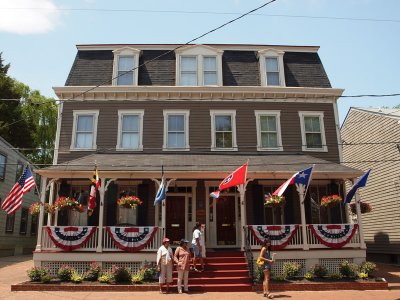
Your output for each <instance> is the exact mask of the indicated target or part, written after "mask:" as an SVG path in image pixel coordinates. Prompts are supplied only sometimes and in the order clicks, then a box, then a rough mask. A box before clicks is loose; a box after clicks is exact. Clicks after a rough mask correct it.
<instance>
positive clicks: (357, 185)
mask: <svg viewBox="0 0 400 300" xmlns="http://www.w3.org/2000/svg"><path fill="white" fill-rule="evenodd" d="M369 172H371V169H369V170H368V171H367V172H365V173H364V174H363V175H362V176H361V177H360V178H358V180H357V182H356V183H355V184H354V185H353V187H352V188H351V189H350V191H349V192H348V193H347V195H346V198H345V199H344V201H343V204H347V203H350V201H351V199H353V197H354V194H355V193H356V191H357V189H358V188H360V187H364V186H366V184H367V180H368V175H369Z"/></svg>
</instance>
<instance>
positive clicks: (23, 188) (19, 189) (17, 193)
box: [1, 167, 35, 215]
mask: <svg viewBox="0 0 400 300" xmlns="http://www.w3.org/2000/svg"><path fill="white" fill-rule="evenodd" d="M34 186H35V180H34V179H33V176H32V173H31V170H29V168H28V167H26V168H25V171H24V173H22V175H21V177H20V178H19V179H18V181H17V183H16V184H15V185H14V186H13V188H12V189H11V191H10V193H9V194H8V195H7V197H6V199H5V200H4V202H3V204H2V205H1V208H2V209H4V210H5V211H6V212H7V214H9V215H12V214H13V213H15V212H16V211H17V210H18V209H19V208H20V207H21V205H22V196H23V195H24V194H26V193H27V192H29V191H30V189H31V188H33V187H34Z"/></svg>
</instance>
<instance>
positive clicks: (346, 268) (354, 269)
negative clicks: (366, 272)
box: [339, 260, 359, 278]
mask: <svg viewBox="0 0 400 300" xmlns="http://www.w3.org/2000/svg"><path fill="white" fill-rule="evenodd" d="M339 269H340V274H342V275H343V276H344V277H348V278H356V277H357V273H358V270H359V267H358V265H357V264H355V263H350V262H348V261H347V260H345V261H343V262H342V263H341V264H340V266H339Z"/></svg>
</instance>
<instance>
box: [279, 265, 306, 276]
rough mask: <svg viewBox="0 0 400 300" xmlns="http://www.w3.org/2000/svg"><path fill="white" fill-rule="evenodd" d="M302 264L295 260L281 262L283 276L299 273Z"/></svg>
mask: <svg viewBox="0 0 400 300" xmlns="http://www.w3.org/2000/svg"><path fill="white" fill-rule="evenodd" d="M301 268H302V265H301V264H299V263H297V262H285V263H284V264H283V274H284V276H285V278H294V277H296V276H298V275H299V273H300V271H301Z"/></svg>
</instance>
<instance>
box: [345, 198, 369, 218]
mask: <svg viewBox="0 0 400 300" xmlns="http://www.w3.org/2000/svg"><path fill="white" fill-rule="evenodd" d="M350 209H351V213H352V214H353V215H355V214H357V209H356V204H355V203H351V204H350ZM360 210H361V213H362V214H366V213H369V212H371V211H372V205H371V204H369V203H367V202H361V201H360Z"/></svg>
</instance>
